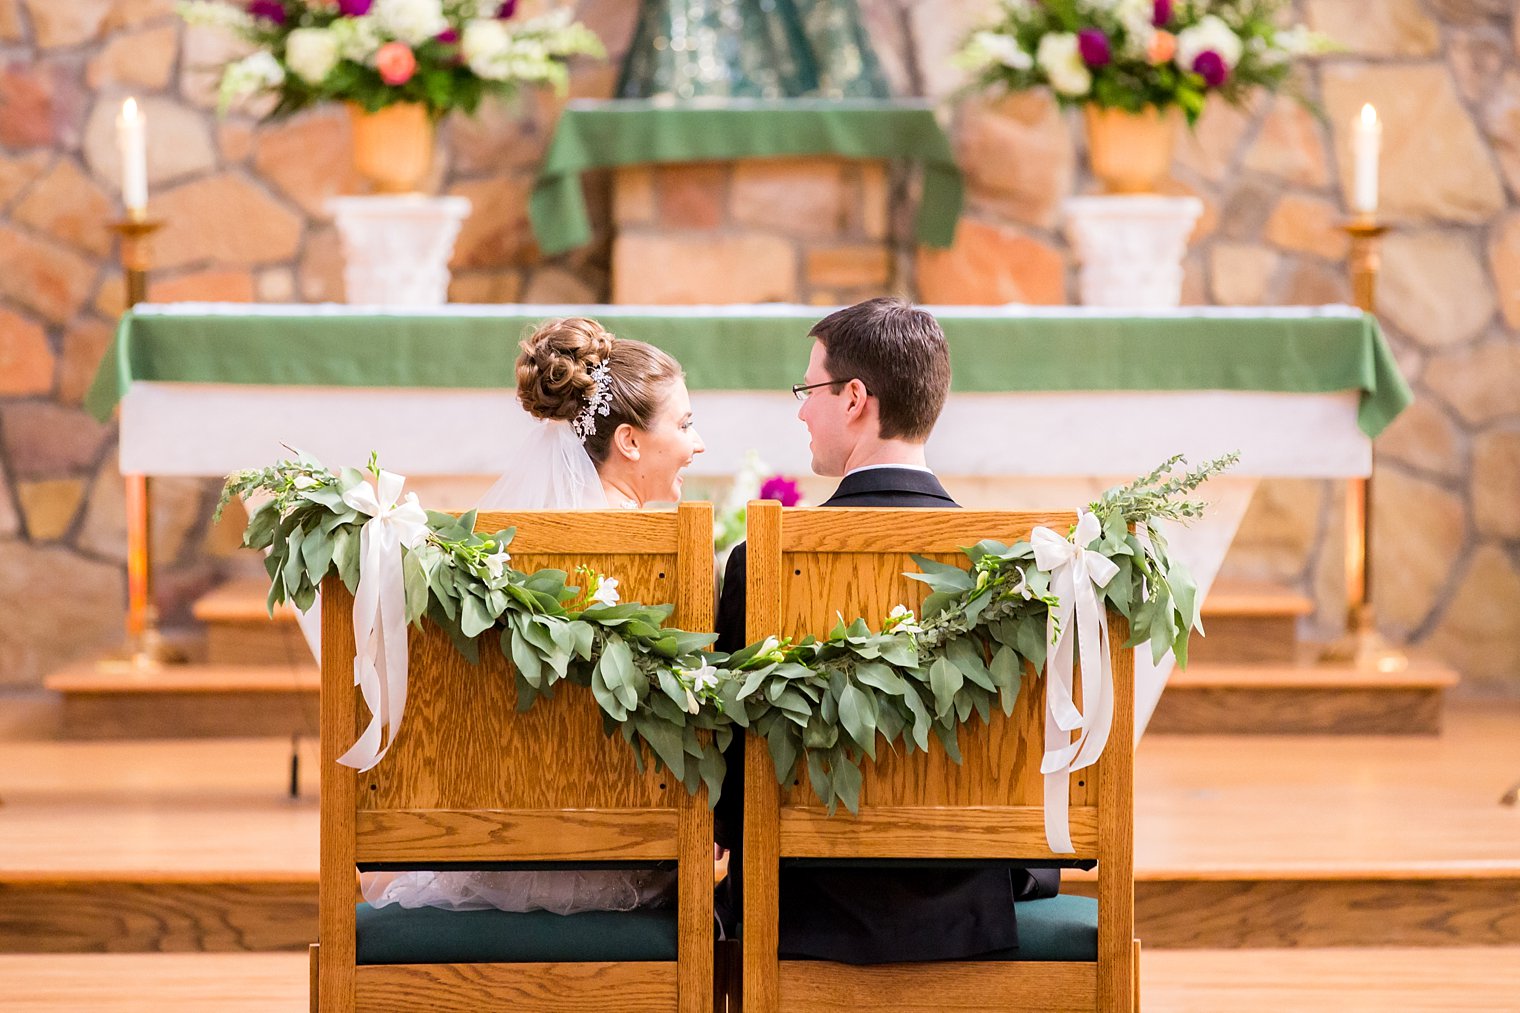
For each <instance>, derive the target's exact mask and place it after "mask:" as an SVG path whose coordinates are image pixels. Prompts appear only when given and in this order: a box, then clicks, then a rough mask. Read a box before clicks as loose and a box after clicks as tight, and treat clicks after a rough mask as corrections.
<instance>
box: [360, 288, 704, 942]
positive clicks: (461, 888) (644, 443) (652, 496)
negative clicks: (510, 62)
mask: <svg viewBox="0 0 1520 1013" xmlns="http://www.w3.org/2000/svg"><path fill="white" fill-rule="evenodd" d="M517 398H518V400H519V401H520V402H521V403H522V406H523V408H524V409H525V410H526V411H527V412H528V413H529V414H530V415H532V416H533V417H534V418H535V419H537V420H539V421H538V424H537V425H536V426H535V429H534V432H533V434H532V435H531V436H530V437H529V438H528V440H527V441H525V443H524V446H523V448H522V450H521V452H520V453H519V455H518V458H517V462H516V464H515V465H514V466H513V467H512V468H511V469H510V470H509V471H508V472H507V473H506V474H505V475H503V476H502V478H501V480H500V481H498V482H497V483H496V484H495V485H494V486H492V487H491V489H490V491H489V492H487V493H486V495H485V496H484V497H483V498H482V499H481V501H480V503H479V504H478V508H479V509H482V510H599V509H607V508H609V507H610V508H614V509H616V508H628V509H635V508H638V507H642V506H644V505H645V504H646V503H654V502H672V501H674V500H678V499H680V498H681V482H682V479H681V471H682V470H683V469H684V468H686V466H687V465H689V464H691V462H692V459H693V458H694V457H695V456H696V455H697V454H700V453H702V451H703V450H704V449H705V448H704V447H703V445H702V437H700V436H698V435H697V430H696V427H695V425H694V424H693V422H692V415H691V397H690V395H689V394H688V393H687V390H686V380H685V377H684V376H683V375H682V373H681V367H680V364H679V363H677V362H676V360H675V359H673V358H671V357H670V356H669V355H668V354H666V353H665V352H663V351H661V350H660V349H658V348H655V347H654V346H653V345H647V344H645V343H644V342H642V341H630V340H626V339H622V338H616V337H614V336H613V335H612V334H610V333H608V332H607V331H606V330H604V329H603V328H602V326H601V325H600V324H598V323H597V322H596V321H594V320H588V319H586V318H584V317H567V318H565V319H562V320H549V321H546V322H545V323H543V324H542V325H540V326H539V327H538V329H537V330H535V331H534V332H533V333H532V334H531V335H530V336H529V337H528V338H527V340H525V341H524V342H523V343H522V352H521V354H520V355H519V356H518V357H517ZM718 861H719V867H720V868H721V866H722V864H723V863H725V862H726V856H725V857H724V858H723V859H721V860H718ZM360 886H361V889H362V891H363V893H364V899H365V900H367V901H369V903H370V904H371V905H372V906H374V907H384V906H386V905H388V904H400V905H401V906H402V907H442V908H450V909H453V910H460V911H467V910H482V909H486V908H498V909H500V910H503V911H535V910H544V911H553V912H555V913H558V914H572V913H574V912H577V911H626V910H630V909H632V908H635V907H647V906H654V905H659V904H664V903H668V902H669V901H670V899H671V898H672V897H673V896H674V890H675V873H673V872H666V871H657V870H616V871H613V870H587V871H583V872H566V871H553V872H455V871H447V872H431V871H413V872H401V873H375V872H367V873H364V874H362V875H361V876H360Z"/></svg>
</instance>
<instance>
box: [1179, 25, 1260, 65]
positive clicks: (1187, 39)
mask: <svg viewBox="0 0 1520 1013" xmlns="http://www.w3.org/2000/svg"><path fill="white" fill-rule="evenodd" d="M1243 48H1244V47H1243V46H1242V45H1241V42H1240V36H1238V35H1236V34H1235V30H1234V29H1232V28H1231V27H1230V26H1229V25H1227V24H1225V23H1224V22H1223V21H1221V20H1219V19H1218V18H1217V17H1215V16H1214V15H1212V14H1205V15H1204V16H1203V17H1201V18H1199V19H1198V23H1197V24H1196V25H1192V26H1191V27H1188V28H1184V29H1183V30H1182V31H1180V32H1178V33H1177V54H1176V56H1174V57H1173V59H1174V60H1175V61H1176V63H1177V66H1179V67H1181V68H1182V69H1183V70H1192V69H1193V61H1194V60H1196V59H1198V54H1199V53H1203V52H1207V51H1208V50H1210V49H1212V50H1213V51H1214V52H1216V53H1218V54H1219V56H1220V58H1221V59H1222V60H1224V65H1225V66H1226V67H1230V68H1232V69H1233V68H1234V66H1235V65H1236V64H1237V63H1239V62H1240V54H1241V51H1242V49H1243Z"/></svg>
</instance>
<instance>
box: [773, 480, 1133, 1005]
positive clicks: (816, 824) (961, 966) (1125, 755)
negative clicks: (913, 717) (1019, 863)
mask: <svg viewBox="0 0 1520 1013" xmlns="http://www.w3.org/2000/svg"><path fill="white" fill-rule="evenodd" d="M1075 521H1076V517H1075V516H1074V515H1072V514H1064V513H1063V514H1031V513H999V512H991V511H973V510H888V509H811V510H809V509H788V510H782V509H781V508H780V506H778V505H777V504H775V503H771V502H759V503H751V504H750V505H749V513H748V525H749V549H748V552H749V583H748V588H747V614H746V623H747V626H748V633H749V636H750V639H752V640H753V639H758V638H759V637H761V636H763V635H765V634H768V633H775V632H778V631H779V632H780V633H781V634H782V635H791V636H793V637H801V636H803V635H805V634H809V633H811V634H814V635H816V636H819V637H822V636H826V635H827V634H828V632H829V630H830V629H832V628H833V627H834V625H835V624H836V623H837V621H838V618H837V613H839V612H842V613H843V614H844V617H845V620H846V621H849V620H850V619H852V618H854V617H855V616H863V617H865V618H866V619H867V620H868V621H869V622H870V623H871V625H872V628H873V629H874V628H879V624H880V621H881V619H882V617H884V616H885V615H886V614H887V612H888V611H889V610H890V609H891V608H892V606H894V605H897V604H899V603H902V604H906V605H908V606H909V607H911V608H914V609H915V610H916V609H917V606H918V605H919V603H920V602H921V601H922V600H923V598H924V597H925V594H926V593H927V588H926V587H925V585H924V584H922V583H921V582H919V581H913V580H909V579H907V578H906V577H904V576H902V574H903V573H904V572H907V571H914V570H916V569H917V567H916V566H915V565H914V564H913V562H912V560H911V559H910V558H909V557H910V553H918V554H920V555H925V556H930V557H932V558H935V559H938V560H941V561H944V562H955V563H958V564H960V565H965V564H966V557H965V556H964V555H962V554H961V553H960V552H959V548H960V547H961V546H969V545H974V544H975V543H976V542H978V541H980V540H981V539H983V538H995V539H998V540H1000V541H1003V542H1006V543H1010V544H1011V543H1012V542H1015V541H1018V540H1020V539H1025V538H1028V537H1029V533H1030V531H1031V529H1033V528H1034V527H1036V526H1037V525H1041V524H1043V525H1047V526H1049V527H1051V528H1053V529H1055V530H1057V531H1066V530H1067V529H1068V527H1069V526H1070V525H1071V524H1073V523H1075ZM1109 623H1110V629H1111V632H1112V642H1113V644H1114V645H1115V646H1114V650H1113V658H1112V661H1113V670H1114V681H1115V687H1116V692H1117V699H1116V702H1115V708H1114V724H1113V732H1112V735H1111V737H1110V739H1109V745H1108V748H1107V749H1106V750H1105V751H1104V754H1103V757H1102V759H1101V760H1100V761H1099V763H1098V764H1097V765H1096V766H1095V767H1089V768H1086V769H1084V770H1082V771H1079V772H1077V773H1076V774H1073V775H1072V777H1071V809H1070V815H1071V827H1072V839H1073V843H1074V844H1075V846H1076V855H1075V856H1070V855H1067V856H1057V855H1055V854H1053V853H1052V852H1051V851H1050V849H1049V847H1048V845H1047V843H1046V840H1045V831H1044V822H1043V820H1044V811H1043V801H1044V790H1043V777H1042V775H1041V774H1040V758H1041V754H1042V753H1043V750H1044V706H1045V701H1044V692H1043V679H1036V678H1035V677H1034V675H1033V673H1026V674H1025V680H1024V683H1023V688H1022V690H1021V692H1020V695H1019V700H1018V704H1017V706H1016V708H1015V710H1014V713H1013V716H1012V717H1010V718H1004V716H1003V714H1002V711H1001V709H1000V708H997V707H994V708H993V711H992V713H993V720H992V721H991V723H990V724H983V723H981V722H980V721H978V720H976V719H973V723H972V724H971V725H969V726H965V727H963V728H962V730H961V736H960V748H961V754H962V756H963V760H964V762H963V763H961V764H960V765H957V764H956V763H955V762H954V761H952V760H951V759H950V758H949V757H948V756H947V755H946V754H945V751H944V750H943V749H942V748H940V746H939V744H938V743H937V742H935V741H933V739H932V738H931V740H930V746H931V749H930V751H929V752H928V753H927V754H926V753H924V752H916V753H914V754H912V755H911V756H910V755H906V754H905V753H903V752H901V751H896V752H894V751H893V750H888V749H878V751H877V754H876V756H877V760H876V762H875V763H874V764H870V763H867V764H866V765H865V766H864V784H863V787H862V790H861V803H860V814H859V816H852V815H851V814H850V813H848V812H847V811H845V810H844V809H842V808H841V809H840V810H839V811H838V812H837V813H836V814H835V815H833V816H829V815H827V811H826V810H825V809H824V808H823V806H822V804H821V803H820V802H819V801H818V799H817V797H816V796H815V795H814V794H813V792H812V790H811V789H810V788H809V787H808V781H807V777H806V775H805V774H803V775H802V776H801V777H799V778H798V779H797V780H796V781H794V782H793V783H792V784H789V785H786V786H785V787H782V788H780V789H779V790H778V787H777V784H776V778H775V773H774V767H773V765H772V762H771V758H770V752H769V750H768V749H767V747H766V743H765V740H764V739H763V738H760V737H759V736H755V735H751V736H749V737H748V741H747V742H746V747H745V749H746V752H745V808H744V856H743V857H744V894H745V900H744V926H743V928H744V931H743V946H744V964H743V997H744V1009H745V1011H746V1013H774V1011H778V1010H787V1011H791V1010H798V1011H801V1010H807V1011H810V1013H816V1011H825V1010H841V1011H843V1010H858V1009H861V1008H866V1007H869V1008H870V1009H872V1010H875V1011H908V1010H913V1011H930V1010H934V1011H937V1010H947V1009H954V1010H973V1009H985V1010H991V1009H996V1010H1061V1011H1067V1010H1072V1011H1075V1010H1095V1009H1096V1010H1103V1011H1106V1013H1107V1011H1113V1013H1118V1011H1130V1010H1132V1009H1134V1008H1135V1007H1136V1005H1137V1002H1138V1001H1137V998H1136V991H1135V978H1134V975H1135V966H1136V961H1137V958H1136V953H1137V952H1138V946H1137V944H1135V943H1134V942H1133V935H1134V883H1133V853H1132V830H1133V814H1134V803H1133V794H1132V776H1133V750H1132V749H1131V748H1129V747H1130V744H1131V743H1132V742H1133V741H1134V706H1133V664H1132V659H1131V655H1130V652H1128V651H1125V650H1122V649H1121V648H1120V647H1119V645H1122V644H1123V643H1124V642H1125V640H1126V638H1127V636H1128V628H1127V625H1126V623H1125V622H1124V620H1123V618H1122V617H1121V616H1118V615H1117V614H1116V613H1115V614H1110V616H1109ZM1060 857H1065V858H1072V857H1076V858H1095V859H1097V862H1098V866H1097V869H1098V919H1097V948H1096V954H1095V955H1096V959H1095V960H1091V959H1089V960H1086V961H1080V960H1055V961H1038V960H1019V961H974V960H973V961H954V962H942V963H919V964H890V965H876V966H852V965H845V964H837V963H831V962H827V961H804V960H780V959H778V953H777V948H778V924H777V920H778V897H777V894H778V882H779V880H778V877H779V867H780V862H781V861H782V860H783V859H787V858H826V859H886V858H921V859H926V860H934V859H997V858H1002V859H1008V858H1018V859H1026V860H1033V859H1050V858H1060ZM1053 903H1057V902H1054V901H1033V902H1030V903H1027V904H1020V905H1019V911H1020V919H1019V920H1020V925H1021V928H1023V927H1024V925H1025V918H1024V917H1023V911H1024V909H1026V908H1030V907H1032V906H1033V905H1040V904H1053ZM1060 903H1062V904H1066V905H1071V903H1072V902H1070V901H1062V902H1060ZM1087 938H1088V940H1089V941H1090V939H1091V936H1090V934H1089V935H1088V936H1087Z"/></svg>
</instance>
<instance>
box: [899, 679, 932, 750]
mask: <svg viewBox="0 0 1520 1013" xmlns="http://www.w3.org/2000/svg"><path fill="white" fill-rule="evenodd" d="M903 701H904V702H905V703H906V704H907V705H908V710H910V711H912V712H913V742H914V744H915V745H917V746H918V748H919V749H922V750H924V751H925V752H927V751H928V749H929V729H930V727H931V726H932V725H933V724H934V721H933V719H932V718H931V717H930V716H929V708H927V707H925V706H924V701H923V698H922V697H920V696H919V695H918V693H916V692H914V693H909V694H908V695H907V696H905V697H903Z"/></svg>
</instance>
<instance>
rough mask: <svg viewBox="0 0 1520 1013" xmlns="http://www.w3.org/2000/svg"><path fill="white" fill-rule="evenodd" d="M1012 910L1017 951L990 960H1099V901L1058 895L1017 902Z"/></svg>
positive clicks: (1004, 953) (1007, 952) (1008, 951)
mask: <svg viewBox="0 0 1520 1013" xmlns="http://www.w3.org/2000/svg"><path fill="white" fill-rule="evenodd" d="M1014 910H1015V911H1016V912H1017V913H1018V922H1019V948H1018V949H1017V950H1007V951H1004V952H1003V953H1001V954H998V955H996V956H994V957H993V958H992V959H994V960H1070V961H1095V960H1097V959H1098V902H1097V901H1096V900H1095V899H1093V898H1092V897H1073V896H1071V895H1069V894H1058V895H1057V896H1055V897H1046V898H1044V899H1042V900H1023V901H1019V903H1018V904H1017V905H1015V907H1014Z"/></svg>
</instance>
